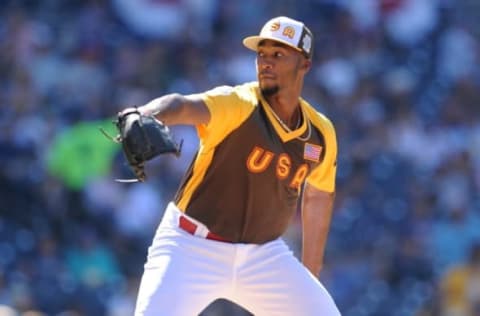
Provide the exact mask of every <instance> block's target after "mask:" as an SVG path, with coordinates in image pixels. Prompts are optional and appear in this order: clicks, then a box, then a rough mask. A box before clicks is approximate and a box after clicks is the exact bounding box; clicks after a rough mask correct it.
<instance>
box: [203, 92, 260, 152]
mask: <svg viewBox="0 0 480 316" xmlns="http://www.w3.org/2000/svg"><path fill="white" fill-rule="evenodd" d="M202 99H203V101H204V102H205V104H206V106H207V108H208V110H209V112H210V122H209V123H208V124H203V125H199V126H197V132H198V136H199V139H200V142H201V143H202V145H203V146H207V147H214V146H216V145H217V144H218V143H220V142H221V141H222V140H223V139H224V138H225V137H226V136H227V135H228V134H230V132H232V131H233V130H234V129H235V128H237V127H238V126H239V125H240V124H241V123H242V122H243V121H244V120H245V119H246V117H248V115H249V114H250V113H251V112H252V110H253V108H254V107H255V105H256V102H255V99H256V97H255V92H254V90H252V89H251V88H250V87H249V86H248V85H242V86H236V87H231V86H220V87H216V88H214V89H212V90H209V91H206V92H204V93H203V94H202Z"/></svg>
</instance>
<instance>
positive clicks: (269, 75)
mask: <svg viewBox="0 0 480 316" xmlns="http://www.w3.org/2000/svg"><path fill="white" fill-rule="evenodd" d="M305 62H307V60H306V58H305V57H303V55H302V54H301V53H299V52H298V51H296V50H295V49H293V48H291V47H289V46H287V45H284V44H281V43H278V42H275V41H270V40H264V41H262V42H260V44H259V46H258V50H257V79H258V82H259V85H260V89H261V90H262V93H263V94H264V95H266V96H269V95H274V94H276V93H277V92H279V91H281V90H282V89H284V88H285V87H291V86H292V85H295V84H296V83H298V82H299V79H300V78H302V77H303V76H304V75H305V72H306V71H304V69H305V67H302V65H304V64H305Z"/></svg>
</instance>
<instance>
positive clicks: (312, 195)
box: [302, 183, 335, 277]
mask: <svg viewBox="0 0 480 316" xmlns="http://www.w3.org/2000/svg"><path fill="white" fill-rule="evenodd" d="M334 199H335V192H326V191H322V190H319V189H317V188H315V187H314V186H313V185H311V184H308V183H305V187H304V192H303V200H302V229H303V238H302V262H303V264H304V265H305V267H306V268H307V269H308V270H309V271H310V272H311V273H312V274H313V275H314V276H317V277H318V275H319V274H320V271H321V269H322V267H323V258H324V253H325V247H326V245H327V238H328V232H329V230H330V222H331V219H332V212H333V202H334Z"/></svg>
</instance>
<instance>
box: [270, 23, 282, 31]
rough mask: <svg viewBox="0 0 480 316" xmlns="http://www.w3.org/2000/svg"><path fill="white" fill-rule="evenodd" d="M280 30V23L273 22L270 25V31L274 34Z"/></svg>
mask: <svg viewBox="0 0 480 316" xmlns="http://www.w3.org/2000/svg"><path fill="white" fill-rule="evenodd" d="M279 28H280V22H273V23H272V25H270V31H272V32H275V31H277V30H278V29H279Z"/></svg>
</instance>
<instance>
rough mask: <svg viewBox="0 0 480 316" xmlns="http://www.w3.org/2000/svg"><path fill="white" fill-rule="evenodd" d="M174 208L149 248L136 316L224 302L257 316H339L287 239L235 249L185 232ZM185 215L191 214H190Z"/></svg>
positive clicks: (173, 315) (171, 314)
mask: <svg viewBox="0 0 480 316" xmlns="http://www.w3.org/2000/svg"><path fill="white" fill-rule="evenodd" d="M182 214H183V213H182V212H180V211H179V210H178V209H177V208H176V206H175V205H174V204H173V203H170V204H169V205H168V207H167V209H166V211H165V214H164V216H163V219H162V221H161V223H160V225H159V227H158V229H157V232H156V234H155V237H154V239H153V243H152V245H151V247H150V248H149V249H148V258H147V263H146V264H145V270H144V274H143V276H142V280H141V284H140V289H139V292H138V297H137V305H136V310H135V316H164V315H165V316H195V315H198V314H199V313H200V312H201V311H202V310H204V309H205V308H206V307H207V306H208V305H209V304H210V303H211V302H213V301H214V300H216V299H218V298H225V299H228V300H230V301H233V302H235V303H237V304H239V305H240V306H242V307H244V308H246V309H247V310H249V311H250V312H251V313H253V314H254V315H255V316H277V315H278V316H310V315H312V316H313V315H315V316H319V315H322V316H333V315H335V316H337V315H340V312H339V311H338V309H337V307H336V305H335V303H334V301H333V299H332V298H331V296H330V295H329V293H328V292H327V290H326V289H325V288H324V287H323V286H322V284H321V283H320V282H319V281H318V280H317V279H316V278H315V277H314V276H313V275H312V274H310V273H309V272H308V270H307V269H306V268H305V267H304V266H303V265H302V264H301V263H300V262H299V261H298V260H297V258H296V257H295V256H294V255H293V253H292V252H291V251H290V250H289V249H288V247H287V245H286V244H285V242H284V241H283V240H282V239H280V238H279V239H276V240H273V241H271V242H268V243H265V244H262V245H256V244H234V243H227V242H221V241H215V240H209V239H205V238H204V237H202V236H206V232H208V230H207V229H206V227H205V226H203V225H201V224H199V223H198V222H196V221H195V220H193V219H191V218H189V219H190V220H192V221H193V222H195V223H197V224H199V225H200V227H199V228H198V229H197V230H196V232H195V235H192V234H189V233H188V232H186V231H184V230H183V229H181V228H179V218H180V216H182ZM184 216H185V215H184Z"/></svg>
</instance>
